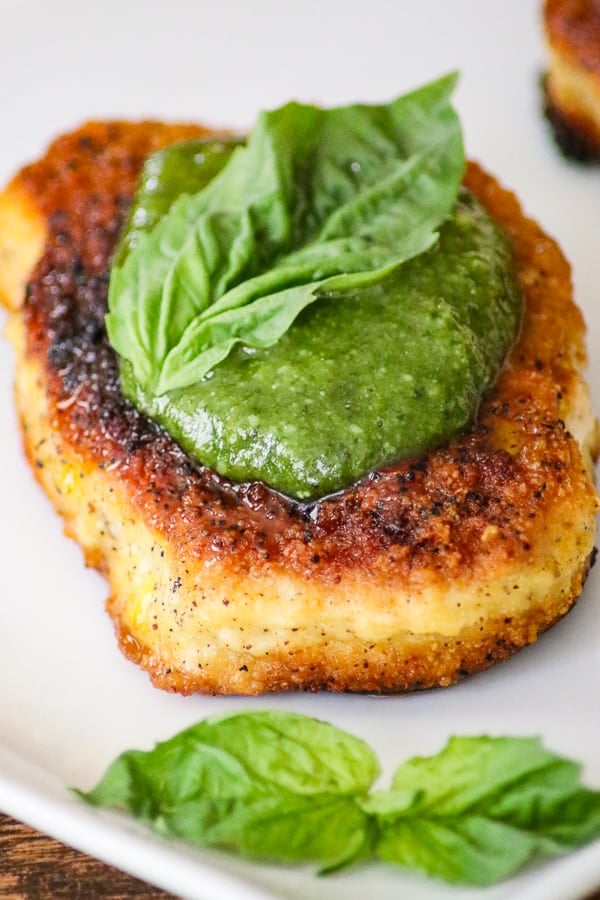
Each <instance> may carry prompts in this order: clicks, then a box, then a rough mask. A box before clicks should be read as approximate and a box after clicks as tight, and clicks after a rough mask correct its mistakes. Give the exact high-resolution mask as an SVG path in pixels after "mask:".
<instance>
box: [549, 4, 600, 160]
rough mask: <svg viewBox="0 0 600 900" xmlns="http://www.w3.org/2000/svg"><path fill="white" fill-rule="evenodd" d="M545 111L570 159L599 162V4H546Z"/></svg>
mask: <svg viewBox="0 0 600 900" xmlns="http://www.w3.org/2000/svg"><path fill="white" fill-rule="evenodd" d="M544 26H545V32H546V41H547V44H548V51H549V68H548V74H547V77H546V81H545V87H546V102H547V113H548V117H549V119H550V121H551V123H552V124H553V126H554V130H555V133H556V137H557V140H558V142H559V144H560V145H561V147H562V148H563V150H564V151H565V152H566V153H567V154H568V155H570V156H573V157H575V158H578V159H581V160H588V159H596V160H600V3H598V0H546V3H545V5H544Z"/></svg>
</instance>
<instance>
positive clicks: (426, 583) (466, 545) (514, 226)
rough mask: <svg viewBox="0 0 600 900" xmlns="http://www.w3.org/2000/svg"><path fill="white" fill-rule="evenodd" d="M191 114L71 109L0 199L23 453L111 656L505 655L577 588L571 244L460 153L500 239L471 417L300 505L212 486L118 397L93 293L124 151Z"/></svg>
mask: <svg viewBox="0 0 600 900" xmlns="http://www.w3.org/2000/svg"><path fill="white" fill-rule="evenodd" d="M199 133H201V132H200V131H199V129H195V128H181V127H174V126H165V125H159V124H155V123H144V124H130V123H104V124H97V123H95V124H88V125H86V126H84V127H83V128H82V129H81V130H79V131H76V132H74V133H73V134H69V135H66V136H64V137H62V138H60V139H59V140H57V141H56V142H55V143H54V144H53V145H52V146H51V147H50V149H49V151H48V152H47V154H46V155H45V156H44V157H43V158H42V159H41V160H40V161H39V162H37V163H35V164H33V165H31V166H29V167H27V168H25V169H23V170H22V171H21V172H20V173H19V174H18V175H17V176H16V178H15V179H14V180H13V181H12V183H11V184H10V185H9V187H8V188H7V190H6V191H5V193H4V194H3V195H2V197H1V198H0V261H1V263H0V291H1V294H2V297H3V299H4V301H5V302H6V304H7V305H8V307H9V308H10V309H11V310H12V315H11V317H10V321H9V326H8V333H9V336H10V338H11V340H12V342H13V344H14V347H15V350H16V358H17V375H16V397H17V404H18V409H19V413H20V417H21V422H22V429H23V438H24V443H25V448H26V452H27V455H28V457H29V460H30V462H31V464H32V467H33V470H34V472H35V474H36V476H37V478H38V479H39V481H40V483H41V484H42V486H43V488H44V489H45V491H46V492H47V494H48V495H49V496H50V498H51V500H52V502H53V503H54V505H55V507H56V509H57V511H58V512H59V514H60V515H61V516H62V517H63V518H64V521H65V525H66V531H67V533H68V534H69V535H71V536H72V537H74V538H75V539H76V540H77V541H78V542H79V543H80V544H81V546H82V548H83V550H84V553H85V558H86V560H87V562H88V564H89V565H92V566H96V567H98V568H100V569H101V570H102V571H103V572H104V573H105V574H106V576H107V578H108V580H109V582H110V587H111V595H110V599H109V600H108V604H107V607H108V611H109V613H110V615H111V616H112V618H113V620H114V624H115V628H116V633H117V636H118V639H119V642H120V645H121V648H122V649H123V651H124V652H125V654H126V655H127V656H128V657H130V658H131V659H132V660H135V661H136V662H137V663H139V664H140V665H141V666H143V667H144V668H145V669H147V670H148V672H149V673H150V676H151V678H152V680H153V682H154V683H155V684H156V685H158V686H159V687H161V688H165V689H167V690H171V691H179V692H181V693H191V692H194V691H201V692H208V693H223V694H225V693H240V694H255V693H259V692H262V691H282V690H292V689H297V688H301V689H310V690H320V689H329V690H334V691H370V692H391V691H406V690H412V689H417V688H426V687H431V686H435V685H449V684H451V683H453V682H456V681H457V680H459V679H460V678H462V677H463V676H465V675H466V674H468V673H471V672H476V671H478V670H482V669H486V668H487V667H489V666H491V665H492V664H494V663H495V662H499V661H502V660H506V659H507V658H508V657H509V656H511V654H513V653H514V652H515V651H516V650H518V649H519V648H521V647H523V646H524V645H526V644H529V643H531V642H532V641H535V639H536V638H537V636H538V635H539V634H540V633H541V632H543V631H544V630H545V629H547V628H549V627H550V626H551V625H552V624H553V623H554V622H556V621H557V620H558V619H560V618H561V617H562V616H564V615H565V613H567V612H568V610H569V609H570V608H571V606H572V605H573V603H574V602H575V600H576V598H577V597H578V595H579V593H580V591H581V589H582V585H583V583H584V580H585V577H586V574H587V572H588V569H589V566H590V563H591V560H592V554H593V547H594V537H595V512H596V493H595V490H594V487H593V483H592V479H591V475H590V472H591V465H592V458H593V456H594V455H595V453H596V451H597V447H598V432H597V425H596V420H595V418H594V415H593V413H592V410H591V407H590V402H589V397H588V391H587V388H586V386H585V383H584V381H583V379H582V375H581V372H582V368H583V366H584V364H585V349H584V326H583V321H582V318H581V315H580V313H579V311H578V310H577V308H576V306H575V305H574V303H573V300H572V297H571V285H570V275H569V266H568V264H567V263H566V261H565V259H564V258H563V256H562V254H561V252H560V250H559V249H558V247H557V245H556V244H555V243H554V241H552V240H551V239H550V238H549V237H548V236H547V235H545V234H544V233H543V232H542V231H541V229H540V228H539V227H538V226H537V225H536V224H535V223H534V222H532V221H530V220H528V219H526V218H524V216H523V215H522V213H521V211H520V209H519V206H518V203H517V201H516V200H515V199H514V197H513V196H512V195H510V194H509V193H507V192H506V191H504V190H503V189H502V188H500V187H499V185H498V184H497V183H496V182H495V181H494V180H493V179H492V178H491V177H490V176H489V175H487V174H485V173H484V172H483V171H482V170H481V169H480V168H478V167H477V166H476V165H474V164H471V165H469V168H468V172H467V175H466V183H467V185H468V186H469V187H470V188H471V190H473V191H474V192H475V193H476V195H477V196H478V197H479V198H480V199H481V201H482V202H483V203H484V204H485V206H486V207H487V209H488V210H489V212H490V213H491V214H492V215H493V216H494V217H495V219H496V220H497V221H498V222H500V223H501V224H502V225H503V226H504V228H505V229H506V230H507V232H508V234H509V235H510V237H511V238H512V241H513V243H514V250H515V256H516V263H517V268H518V276H519V280H520V285H521V288H522V291H523V295H524V301H525V313H524V321H523V325H522V330H521V334H520V338H519V340H518V342H517V344H516V345H515V347H514V348H513V350H512V352H511V354H510V357H509V359H508V360H507V363H506V365H505V366H504V368H503V370H502V372H501V374H500V376H499V379H498V381H497V384H496V387H495V389H494V390H493V391H492V392H491V393H489V395H488V396H487V397H486V398H485V400H484V402H483V404H482V407H481V409H480V413H479V417H478V420H477V422H476V424H475V425H474V426H473V427H472V428H471V429H470V430H469V431H468V432H466V433H465V434H463V435H462V436H461V437H459V438H458V439H456V440H454V441H453V442H452V443H451V444H449V445H448V446H446V447H444V448H442V449H440V450H437V451H435V452H431V453H429V454H426V455H424V456H422V457H420V458H417V459H410V460H404V461H401V462H399V463H398V464H396V465H394V466H391V467H388V468H386V469H384V470H381V471H377V472H372V473H371V474H369V475H368V476H366V477H365V478H363V479H362V480H361V481H360V482H359V483H357V484H355V485H353V486H352V487H349V488H348V489H346V490H344V491H341V492H339V493H337V494H335V495H333V496H331V497H328V498H325V499H322V500H320V501H317V502H312V503H310V504H305V503H301V502H298V501H294V500H291V499H288V498H286V497H284V496H282V495H281V494H278V493H276V492H274V491H272V490H270V489H269V488H268V487H266V486H264V485H263V484H260V483H248V484H233V483H231V482H229V481H227V479H225V478H223V477H220V476H218V475H217V474H215V473H214V472H212V471H210V470H208V469H206V468H202V467H201V466H199V465H197V464H196V463H194V462H193V461H192V460H191V459H190V458H188V457H187V456H186V455H185V453H184V452H183V451H182V450H181V449H180V447H179V446H178V445H177V444H176V443H175V442H174V441H173V440H172V439H171V438H170V437H169V436H168V435H167V434H166V433H165V432H164V431H162V430H161V429H160V427H158V426H157V425H156V424H155V423H153V422H152V421H150V420H149V419H147V418H145V417H144V416H143V415H141V414H140V413H139V412H137V411H136V410H135V409H134V408H133V407H132V405H131V404H130V403H129V402H128V401H127V400H126V399H125V398H124V397H123V395H122V393H121V391H120V388H119V374H118V366H117V360H116V357H115V354H114V352H113V350H112V348H111V347H110V345H109V344H108V342H107V338H106V333H105V328H104V315H105V311H106V294H107V286H108V278H109V266H110V260H111V253H112V251H113V248H114V246H115V242H116V240H117V237H118V234H119V229H120V228H121V225H122V223H123V220H124V217H125V216H126V214H127V211H128V207H129V204H130V199H131V196H132V192H133V191H134V188H135V184H136V177H137V175H138V172H139V169H140V166H141V163H142V160H143V158H144V156H145V155H146V154H147V153H148V152H150V151H152V150H154V149H156V148H157V147H159V146H161V145H164V144H167V143H169V142H173V141H176V140H180V139H182V138H184V137H187V136H192V135H197V134H199Z"/></svg>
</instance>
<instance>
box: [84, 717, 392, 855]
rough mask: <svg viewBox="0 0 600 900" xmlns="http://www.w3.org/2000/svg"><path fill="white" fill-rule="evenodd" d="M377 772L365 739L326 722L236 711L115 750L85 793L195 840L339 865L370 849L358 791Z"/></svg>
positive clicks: (362, 791)
mask: <svg viewBox="0 0 600 900" xmlns="http://www.w3.org/2000/svg"><path fill="white" fill-rule="evenodd" d="M378 771H379V770H378V764H377V761H376V759H375V757H374V755H373V753H372V751H371V750H370V749H369V748H368V747H367V745H366V744H364V743H363V742H362V741H360V740H358V739H357V738H354V737H352V736H351V735H348V734H345V733H344V732H342V731H339V730H338V729H336V728H334V727H333V726H331V725H328V724H327V723H323V722H318V721H316V720H314V719H309V718H305V717H303V716H298V715H294V714H291V713H280V712H259V713H246V714H244V713H241V714H236V715H233V716H229V717H227V718H211V719H207V720H205V721H204V722H201V723H199V724H198V725H195V726H193V727H192V728H189V729H187V730H186V731H183V732H181V733H180V734H178V735H176V736H175V737H174V738H172V739H171V740H169V741H165V742H164V743H161V744H158V745H157V746H156V747H155V748H154V749H153V750H151V751H149V752H147V753H145V752H142V751H129V752H127V753H124V754H122V755H121V756H120V757H119V758H118V759H117V760H115V762H114V763H113V764H112V765H111V766H110V767H109V769H108V770H107V772H106V774H105V775H104V777H103V778H102V780H101V781H100V782H99V784H98V785H97V786H96V787H95V788H94V789H93V790H92V791H90V792H89V793H87V794H82V796H83V797H84V799H85V800H87V801H88V802H89V803H91V804H93V805H96V806H116V807H120V808H124V809H127V810H129V811H131V812H132V813H133V814H134V815H136V816H137V817H138V818H140V819H142V820H143V821H145V822H147V823H148V824H150V825H152V826H153V827H154V828H155V829H156V830H157V831H159V832H161V833H164V834H170V835H175V836H178V837H183V838H186V839H187V840H189V841H192V842H194V843H197V844H200V845H202V846H221V847H229V848H232V849H235V850H237V852H239V853H241V854H243V855H245V856H252V857H260V858H263V859H272V860H279V861H282V862H293V861H298V860H306V859H311V860H317V861H321V862H323V863H325V864H326V865H327V868H337V867H339V866H341V865H345V864H347V863H348V862H350V861H353V860H354V859H355V858H357V857H360V856H363V855H365V854H366V853H368V852H370V850H371V841H370V831H369V820H368V817H367V815H366V814H365V813H364V812H363V811H362V809H361V807H360V806H359V805H358V803H357V802H356V799H355V798H356V796H359V795H360V796H362V795H364V794H366V792H367V791H368V789H369V787H370V786H371V784H372V782H373V780H374V778H375V777H376V776H377V774H378Z"/></svg>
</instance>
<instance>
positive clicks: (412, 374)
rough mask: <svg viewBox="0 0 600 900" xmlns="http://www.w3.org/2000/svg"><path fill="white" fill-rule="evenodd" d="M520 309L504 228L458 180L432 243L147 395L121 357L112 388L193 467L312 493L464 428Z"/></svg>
mask: <svg viewBox="0 0 600 900" xmlns="http://www.w3.org/2000/svg"><path fill="white" fill-rule="evenodd" d="M520 315H521V300H520V292H519V289H518V285H517V281H516V276H515V273H514V266H513V260H512V253H511V248H510V244H509V241H508V238H507V237H506V235H505V234H504V233H503V232H502V230H501V229H500V228H499V226H498V225H497V224H496V223H495V222H494V221H493V220H492V219H491V217H490V216H489V215H488V213H487V212H486V210H485V209H484V208H483V206H482V205H481V203H479V201H478V200H477V199H476V198H475V197H474V196H473V195H472V194H470V193H468V192H467V191H466V190H464V189H462V190H461V192H460V194H459V198H458V200H457V202H456V204H455V207H454V210H453V212H452V214H451V216H450V218H449V219H447V221H446V222H445V223H444V224H443V225H442V226H441V228H440V232H439V240H438V242H437V243H436V244H435V245H434V246H433V247H432V248H431V249H429V250H427V251H426V252H425V253H422V254H421V255H419V256H416V257H414V258H413V259H410V260H408V261H407V262H405V263H404V264H403V265H402V266H400V267H399V268H397V269H396V270H395V271H394V272H392V273H391V274H389V275H387V276H386V277H385V278H383V279H380V280H379V281H377V282H376V283H374V284H370V285H366V286H364V287H360V288H356V289H354V290H345V291H341V292H335V291H332V292H331V293H330V294H329V295H328V296H327V297H324V298H321V300H320V302H319V303H315V304H312V305H310V306H308V307H306V308H305V309H304V310H303V311H302V312H301V313H300V314H299V316H298V317H297V319H296V320H295V322H294V325H293V327H291V328H289V329H288V330H287V331H286V332H285V333H284V334H283V335H282V336H281V337H280V338H279V339H278V341H277V342H276V343H274V344H272V345H271V346H269V347H266V348H260V347H259V348H250V347H247V346H244V345H240V344H238V345H237V346H236V347H235V348H233V350H232V351H231V352H230V353H229V355H228V356H227V357H226V358H225V359H223V360H222V361H221V362H220V363H219V365H218V366H216V367H215V368H214V369H213V370H212V371H211V372H210V373H209V374H208V376H206V377H205V378H204V379H202V380H200V381H197V382H196V383H195V384H192V385H189V386H187V387H185V388H183V389H176V390H172V391H168V392H166V393H163V394H161V395H158V396H157V395H156V394H155V393H154V392H152V391H148V390H145V389H144V388H143V387H141V386H140V384H139V382H138V381H137V380H136V379H135V378H134V377H133V375H132V369H131V366H130V365H129V364H128V363H127V361H122V382H123V389H124V391H125V393H126V394H127V395H128V396H129V397H130V398H131V399H132V400H133V402H134V403H135V404H136V405H137V406H138V407H139V408H141V409H142V410H144V411H145V412H146V413H148V414H149V415H150V416H151V417H153V418H154V419H156V420H157V421H158V422H160V423H161V424H162V425H164V427H165V428H167V430H168V431H169V432H170V433H171V434H172V435H173V436H174V437H175V438H176V439H177V440H178V441H179V442H180V443H181V445H182V446H183V447H184V448H185V449H186V451H187V452H188V453H190V455H192V456H193V457H194V458H196V459H197V460H198V461H199V462H201V463H202V464H205V465H207V466H210V467H211V468H213V469H215V470H216V471H217V472H219V473H221V474H223V475H225V476H227V477H229V478H232V479H234V480H238V481H251V480H259V481H263V482H266V483H267V484H268V485H270V486H271V487H273V488H275V489H277V490H279V491H282V492H284V493H286V494H289V495H291V496H294V497H297V498H300V499H302V500H312V499H314V498H317V497H321V496H324V495H326V494H328V493H331V492H334V491H337V490H339V489H341V488H344V487H346V486H348V485H349V484H352V483H353V482H354V481H356V480H357V479H359V478H361V477H362V476H363V475H365V474H366V473H367V472H369V471H370V470H372V469H375V468H380V467H382V466H385V465H387V464H390V463H393V462H396V461H398V460H399V459H402V458H404V457H409V456H413V455H416V454H420V453H422V452H424V451H426V450H429V449H432V448H435V447H437V446H440V445H442V444H444V443H446V442H447V441H448V440H449V439H451V438H452V437H453V436H455V435H456V434H458V433H459V432H461V431H462V430H464V429H465V428H466V427H467V426H468V425H469V423H470V422H471V421H472V420H473V417H474V415H475V414H476V410H477V408H478V404H479V402H480V399H481V396H482V394H483V393H484V392H485V391H486V390H487V389H488V388H489V387H490V386H491V385H492V384H493V382H494V380H495V378H496V376H497V373H498V370H499V368H500V366H501V365H502V362H503V360H504V357H505V355H506V353H507V351H508V349H509V348H510V346H511V344H512V343H513V341H514V339H515V336H516V333H517V330H518V327H519V321H520Z"/></svg>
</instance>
